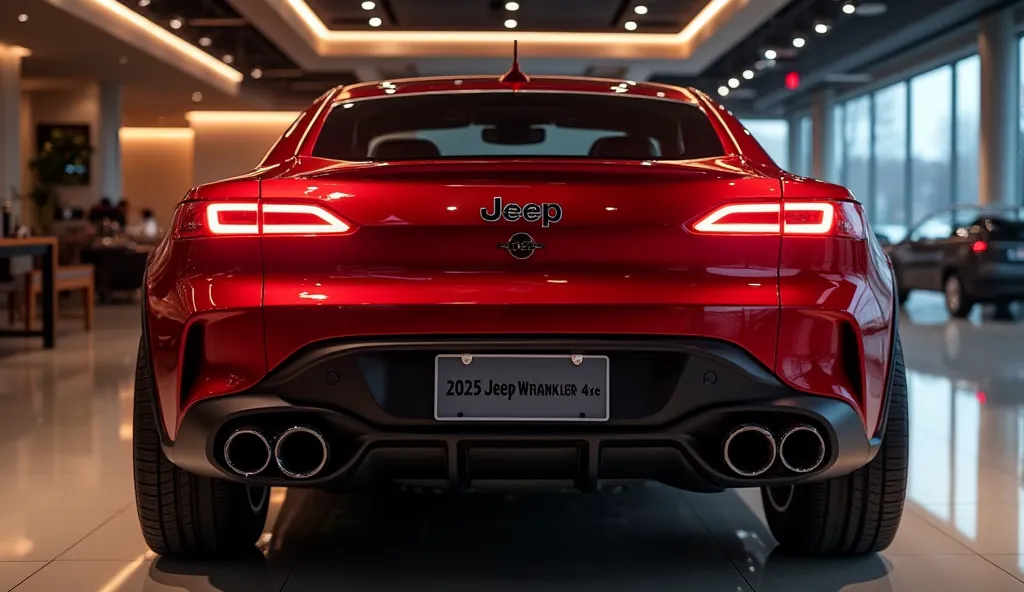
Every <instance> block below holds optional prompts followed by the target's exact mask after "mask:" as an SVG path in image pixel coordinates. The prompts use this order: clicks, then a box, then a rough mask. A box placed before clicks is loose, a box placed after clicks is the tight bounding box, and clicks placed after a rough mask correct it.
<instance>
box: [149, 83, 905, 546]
mask: <svg viewBox="0 0 1024 592" xmlns="http://www.w3.org/2000/svg"><path fill="white" fill-rule="evenodd" d="M143 314H144V322H143V337H142V341H141V345H140V348H139V357H138V368H137V379H136V392H135V439H134V463H135V484H136V492H137V502H138V511H139V517H140V519H141V522H142V526H143V531H144V533H145V537H146V540H147V542H148V543H149V545H150V546H151V547H152V548H153V549H154V550H155V551H157V552H159V553H163V554H168V555H173V556H183V557H224V556H229V555H233V554H237V553H239V552H242V551H244V550H246V549H250V548H251V547H252V545H253V544H254V543H255V542H256V540H257V539H258V537H259V535H260V532H261V528H262V527H263V523H264V520H265V517H266V512H267V498H268V491H269V488H270V487H272V486H285V487H313V488H323V489H331V490H361V489H373V488H377V487H389V486H392V485H394V484H412V485H417V486H421V487H425V488H432V489H445V490H449V491H453V492H461V491H473V490H486V489H492V488H499V489H507V488H513V487H519V486H523V485H530V486H537V485H540V486H544V487H550V488H556V489H578V490H582V491H595V490H599V489H601V488H602V487H605V486H609V485H623V484H631V483H635V482H640V481H645V480H654V481H659V482H661V483H664V484H667V485H670V486H672V487H677V488H681V489H687V490H692V491H704V492H714V491H721V490H724V489H729V488H740V487H760V488H761V491H762V495H763V499H764V502H765V511H766V513H767V518H768V523H769V526H770V527H771V530H772V532H773V533H774V535H775V537H776V538H777V539H778V540H779V542H780V543H781V544H782V545H783V546H784V547H786V548H789V549H791V550H795V551H797V552H806V553H818V554H827V555H853V554H862V553H870V552H874V551H878V550H881V549H884V548H885V547H886V546H887V545H889V543H890V542H891V541H892V539H893V536H894V535H895V533H896V529H897V526H898V525H899V521H900V516H901V513H902V510H903V501H904V494H905V488H906V477H907V453H908V426H907V387H906V378H905V375H904V367H903V360H902V356H901V353H900V344H899V336H898V333H897V327H896V325H897V315H898V313H897V302H896V293H895V289H894V284H893V274H892V269H891V267H890V264H889V261H888V259H887V258H886V256H885V254H884V253H883V251H882V249H881V248H880V247H879V245H878V242H877V240H876V239H875V237H874V234H873V233H872V232H871V230H870V228H869V226H868V223H867V221H866V220H865V217H864V214H863V212H862V209H861V206H860V205H859V204H858V203H857V201H856V200H855V199H854V197H853V196H852V195H851V194H850V192H849V191H847V190H846V189H844V188H842V187H838V186H836V185H830V184H828V183H824V182H821V181H816V180H812V179H806V178H801V177H797V176H794V175H791V174H788V173H786V172H784V171H783V170H781V169H780V168H779V167H778V166H777V165H775V164H774V163H773V162H772V160H771V158H770V157H769V156H768V155H767V154H766V153H765V151H764V150H763V149H762V148H761V147H760V146H759V145H758V143H757V142H756V141H755V140H754V138H752V137H751V135H750V134H749V133H748V132H747V131H746V130H745V129H744V127H743V125H742V124H740V123H739V122H738V121H737V120H736V119H735V118H734V117H733V116H732V114H731V113H729V112H728V111H726V110H725V108H724V107H722V106H721V105H718V104H716V103H715V102H714V101H713V100H711V99H710V98H709V97H708V96H706V95H704V94H702V93H701V92H698V91H695V90H691V89H684V88H676V87H671V86H661V85H657V84H643V83H634V82H619V81H610V80H600V79H583V78H554V77H551V78H547V77H535V78H533V79H530V80H527V79H526V77H525V76H523V77H522V79H521V80H508V79H506V78H502V79H498V78H497V77H492V78H488V77H467V78H458V79H457V78H434V79H416V80H397V81H394V82H383V83H370V84H359V85H355V86H348V87H344V88H336V89H334V90H331V91H330V92H328V93H326V94H325V95H324V96H322V97H321V98H320V99H318V100H317V101H316V102H315V103H314V104H313V105H312V106H310V107H309V108H308V109H306V110H305V111H304V112H303V113H302V114H301V115H300V116H299V117H298V119H296V120H295V122H294V123H293V124H292V125H291V126H290V127H289V128H288V130H287V131H286V132H285V133H284V135H283V136H282V137H281V138H280V140H278V142H277V143H276V144H275V145H274V146H273V148H271V150H270V152H269V153H268V154H267V156H266V158H265V159H264V161H263V162H262V163H261V164H260V165H259V167H258V168H256V169H255V170H253V171H252V172H250V173H248V174H246V175H243V176H241V177H236V178H233V179H227V180H224V181H219V182H216V183H210V184H206V185H202V186H199V187H196V188H194V189H192V190H191V191H190V192H189V193H188V195H187V196H186V197H185V198H184V200H183V201H182V202H181V204H180V205H179V206H178V208H177V212H176V213H175V216H174V221H173V228H172V230H171V231H170V232H169V234H168V236H167V238H166V239H165V240H164V241H163V243H162V244H160V245H159V247H158V248H157V249H156V250H155V251H154V252H153V254H152V256H151V259H150V261H149V265H148V270H147V273H146V279H145V298H144V313H143Z"/></svg>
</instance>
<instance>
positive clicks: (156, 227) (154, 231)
mask: <svg viewBox="0 0 1024 592" xmlns="http://www.w3.org/2000/svg"><path fill="white" fill-rule="evenodd" d="M136 234H138V235H139V236H142V237H145V238H157V237H158V236H159V235H160V224H159V223H157V221H156V214H154V213H153V210H151V209H149V208H145V209H144V210H142V223H141V224H140V225H139V227H138V232H137V233H136Z"/></svg>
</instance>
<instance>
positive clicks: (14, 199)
mask: <svg viewBox="0 0 1024 592" xmlns="http://www.w3.org/2000/svg"><path fill="white" fill-rule="evenodd" d="M27 53H28V52H27V50H25V49H24V48H21V47H14V46H10V45H3V44H0V204H4V203H6V202H7V201H10V202H11V204H12V206H13V210H14V217H15V218H17V219H21V218H22V215H21V211H20V210H21V199H20V196H21V194H22V193H24V192H25V191H27V190H28V187H27V184H24V183H23V180H22V178H21V177H22V175H21V170H22V164H23V163H22V154H21V59H22V57H24V56H25V55H27Z"/></svg>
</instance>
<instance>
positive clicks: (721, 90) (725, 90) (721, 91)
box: [718, 86, 729, 97]
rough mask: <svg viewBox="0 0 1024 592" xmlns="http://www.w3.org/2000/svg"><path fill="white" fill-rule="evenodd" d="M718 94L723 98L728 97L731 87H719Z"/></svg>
mask: <svg viewBox="0 0 1024 592" xmlns="http://www.w3.org/2000/svg"><path fill="white" fill-rule="evenodd" d="M718 94H720V95H722V96H723V97H724V96H728V94H729V87H728V86H720V87H718Z"/></svg>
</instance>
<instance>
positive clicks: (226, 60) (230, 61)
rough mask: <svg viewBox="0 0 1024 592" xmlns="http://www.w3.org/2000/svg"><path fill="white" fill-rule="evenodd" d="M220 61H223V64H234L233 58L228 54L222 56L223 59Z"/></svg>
mask: <svg viewBox="0 0 1024 592" xmlns="http://www.w3.org/2000/svg"><path fill="white" fill-rule="evenodd" d="M221 59H222V60H224V63H225V64H233V63H235V56H233V55H231V54H230V53H227V54H224V57H222V58H221Z"/></svg>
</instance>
